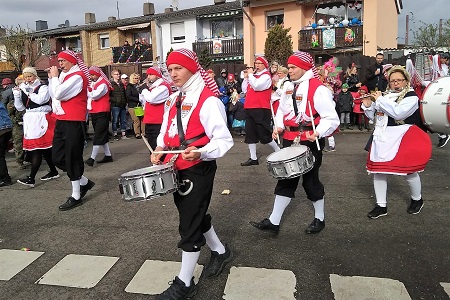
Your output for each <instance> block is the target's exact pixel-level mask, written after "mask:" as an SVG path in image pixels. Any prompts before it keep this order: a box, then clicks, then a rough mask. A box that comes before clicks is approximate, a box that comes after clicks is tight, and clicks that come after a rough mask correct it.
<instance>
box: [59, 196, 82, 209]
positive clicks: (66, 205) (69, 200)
mask: <svg viewBox="0 0 450 300" xmlns="http://www.w3.org/2000/svg"><path fill="white" fill-rule="evenodd" d="M81 204H83V200H81V198H80V200H76V199H75V198H74V197H69V198H67V201H66V202H65V203H63V204H61V205H60V206H59V210H69V209H72V208H75V207H77V206H79V205H81Z"/></svg>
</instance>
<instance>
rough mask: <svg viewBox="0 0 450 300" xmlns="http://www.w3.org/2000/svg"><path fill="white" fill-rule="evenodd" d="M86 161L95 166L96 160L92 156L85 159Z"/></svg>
mask: <svg viewBox="0 0 450 300" xmlns="http://www.w3.org/2000/svg"><path fill="white" fill-rule="evenodd" d="M84 163H85V164H87V165H88V166H90V167H93V166H94V163H95V160H94V159H93V158H92V157H89V158H88V159H86V160H85V161H84Z"/></svg>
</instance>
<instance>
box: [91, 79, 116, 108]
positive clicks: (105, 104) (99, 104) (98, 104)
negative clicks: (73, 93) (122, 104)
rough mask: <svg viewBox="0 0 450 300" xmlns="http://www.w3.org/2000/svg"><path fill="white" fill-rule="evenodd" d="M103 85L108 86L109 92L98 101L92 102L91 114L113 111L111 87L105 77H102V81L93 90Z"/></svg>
mask: <svg viewBox="0 0 450 300" xmlns="http://www.w3.org/2000/svg"><path fill="white" fill-rule="evenodd" d="M101 84H106V86H107V87H108V92H107V93H106V94H104V95H103V96H102V97H101V98H100V99H98V100H92V109H91V110H90V111H89V113H91V114H95V113H99V112H109V111H110V109H111V104H110V102H109V85H108V82H106V80H105V79H103V77H100V80H97V82H96V83H95V84H94V87H93V89H94V90H95V89H97V88H98V87H99V86H100V85H101Z"/></svg>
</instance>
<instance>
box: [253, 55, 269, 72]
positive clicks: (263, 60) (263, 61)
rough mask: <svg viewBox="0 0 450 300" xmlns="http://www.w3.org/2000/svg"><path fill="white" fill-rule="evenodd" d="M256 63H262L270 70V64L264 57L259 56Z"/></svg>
mask: <svg viewBox="0 0 450 300" xmlns="http://www.w3.org/2000/svg"><path fill="white" fill-rule="evenodd" d="M255 61H259V62H261V63H262V64H263V65H264V67H265V68H266V69H268V68H269V62H268V61H267V59H266V58H265V57H264V56H257V57H256V59H255Z"/></svg>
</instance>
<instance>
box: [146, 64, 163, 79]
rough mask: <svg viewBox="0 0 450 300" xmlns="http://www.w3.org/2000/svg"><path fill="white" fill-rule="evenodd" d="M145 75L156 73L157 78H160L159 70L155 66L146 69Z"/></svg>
mask: <svg viewBox="0 0 450 300" xmlns="http://www.w3.org/2000/svg"><path fill="white" fill-rule="evenodd" d="M145 73H146V74H147V75H156V76H158V77H159V78H162V75H161V70H160V69H159V68H157V67H151V68H148V69H147V72H145Z"/></svg>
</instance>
